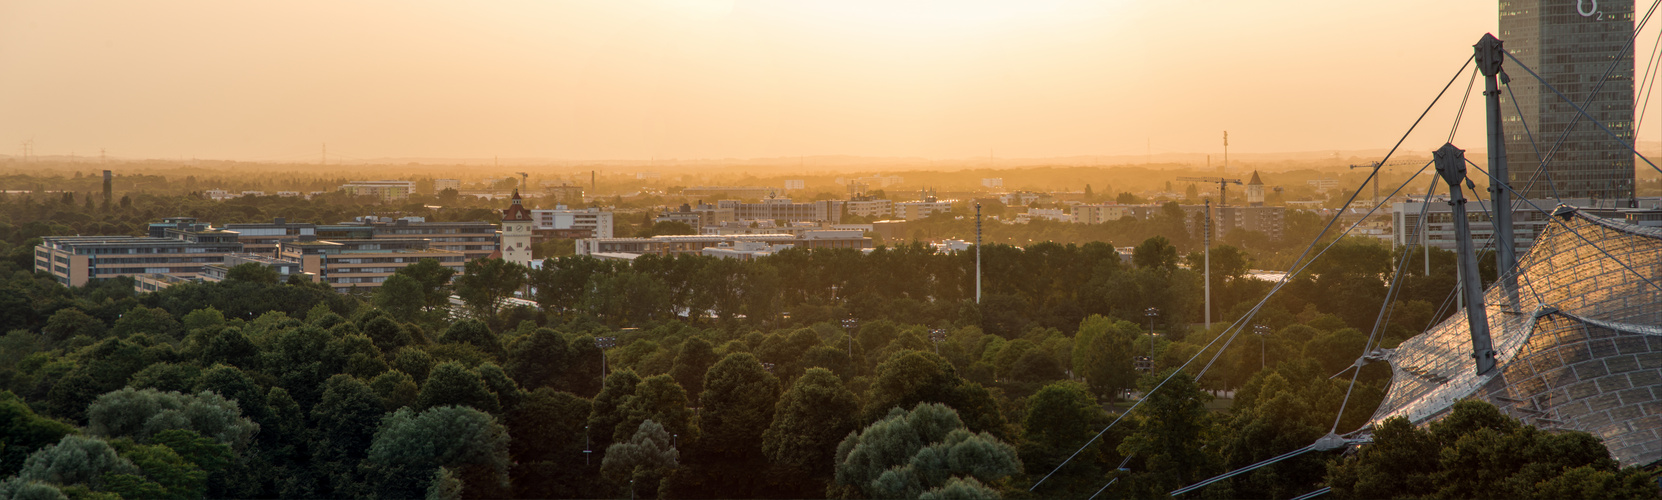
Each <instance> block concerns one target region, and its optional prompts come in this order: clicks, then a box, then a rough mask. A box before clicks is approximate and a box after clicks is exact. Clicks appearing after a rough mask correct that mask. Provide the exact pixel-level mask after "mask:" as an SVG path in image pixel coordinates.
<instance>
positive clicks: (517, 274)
mask: <svg viewBox="0 0 1662 500" xmlns="http://www.w3.org/2000/svg"><path fill="white" fill-rule="evenodd" d="M525 271H526V270H525V266H521V265H519V264H515V263H512V262H508V261H505V260H502V259H476V260H473V261H469V262H468V263H467V266H466V267H465V268H463V270H462V275H461V276H460V277H457V278H456V295H458V296H460V297H461V298H462V301H463V302H466V303H467V305H468V307H470V308H473V310H474V311H475V312H476V313H478V314H479V315H481V316H485V317H490V316H495V315H496V311H497V310H498V309H500V308H501V307H502V300H503V299H506V298H509V297H512V296H513V294H514V291H515V290H518V289H519V287H520V286H523V285H524V284H525Z"/></svg>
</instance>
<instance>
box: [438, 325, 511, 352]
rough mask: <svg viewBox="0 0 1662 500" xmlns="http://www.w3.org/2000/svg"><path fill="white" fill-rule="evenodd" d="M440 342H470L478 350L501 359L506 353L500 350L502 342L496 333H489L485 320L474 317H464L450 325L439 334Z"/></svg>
mask: <svg viewBox="0 0 1662 500" xmlns="http://www.w3.org/2000/svg"><path fill="white" fill-rule="evenodd" d="M439 343H441V344H470V345H473V346H474V347H478V348H479V350H480V351H482V352H484V353H485V354H489V355H491V356H492V357H493V358H494V359H502V357H503V356H504V355H505V354H506V353H504V352H503V350H502V343H501V342H500V341H498V340H497V338H496V334H495V333H491V329H490V327H489V326H486V325H485V322H483V321H479V320H476V319H464V320H461V321H457V322H455V323H454V324H451V325H450V328H446V329H445V330H444V334H442V335H439Z"/></svg>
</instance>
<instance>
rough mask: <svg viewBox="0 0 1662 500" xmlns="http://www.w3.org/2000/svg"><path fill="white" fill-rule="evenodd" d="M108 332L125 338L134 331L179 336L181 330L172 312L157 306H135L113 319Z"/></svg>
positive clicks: (171, 336) (170, 336)
mask: <svg viewBox="0 0 1662 500" xmlns="http://www.w3.org/2000/svg"><path fill="white" fill-rule="evenodd" d="M110 330H111V331H110V333H111V334H113V335H115V336H116V337H117V338H125V337H127V336H128V335H132V334H135V333H148V334H152V335H158V336H164V337H168V338H179V334H180V333H182V330H181V328H180V326H179V321H178V320H175V319H173V315H172V314H168V312H167V311H166V310H164V309H162V308H159V307H144V306H137V307H134V308H132V309H131V310H128V311H127V313H126V314H123V315H121V319H117V320H115V325H113V326H112V327H111V329H110Z"/></svg>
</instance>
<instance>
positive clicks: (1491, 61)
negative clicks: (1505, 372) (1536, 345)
mask: <svg viewBox="0 0 1662 500" xmlns="http://www.w3.org/2000/svg"><path fill="white" fill-rule="evenodd" d="M1472 49H1473V50H1475V51H1477V54H1476V58H1477V69H1478V71H1481V72H1482V73H1483V97H1484V99H1483V102H1484V108H1485V111H1486V112H1487V116H1488V124H1489V127H1488V128H1489V200H1490V203H1491V204H1493V205H1494V207H1495V208H1494V210H1490V212H1491V213H1493V214H1494V220H1493V221H1492V222H1493V223H1494V228H1495V231H1494V233H1495V271H1496V274H1498V275H1499V278H1500V282H1501V286H1502V287H1504V288H1505V290H1506V296H1507V297H1509V298H1510V300H1511V303H1512V304H1513V306H1512V308H1513V309H1517V305H1516V304H1517V302H1518V278H1517V275H1516V274H1514V273H1513V272H1512V270H1513V268H1514V267H1516V266H1517V263H1518V261H1517V256H1516V255H1514V252H1515V249H1516V247H1515V246H1514V244H1513V238H1514V236H1515V233H1514V232H1513V227H1512V201H1511V200H1512V194H1511V193H1510V191H1511V190H1510V189H1507V186H1506V183H1507V182H1508V180H1509V179H1507V169H1506V136H1505V134H1504V132H1503V130H1502V128H1501V127H1502V125H1501V119H1500V84H1499V82H1500V81H1509V80H1511V79H1510V78H1507V76H1506V70H1504V69H1502V68H1501V62H1502V61H1505V60H1506V51H1505V49H1504V48H1503V43H1502V42H1501V41H1500V39H1497V38H1495V36H1494V35H1492V34H1487V33H1485V34H1484V35H1483V38H1482V39H1480V40H1478V41H1477V45H1473V46H1472Z"/></svg>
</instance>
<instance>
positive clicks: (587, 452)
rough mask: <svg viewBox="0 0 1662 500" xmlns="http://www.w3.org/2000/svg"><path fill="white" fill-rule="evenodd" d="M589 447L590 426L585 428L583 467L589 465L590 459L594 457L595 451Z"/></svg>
mask: <svg viewBox="0 0 1662 500" xmlns="http://www.w3.org/2000/svg"><path fill="white" fill-rule="evenodd" d="M589 448H592V447H591V446H589V426H587V425H585V426H583V465H589V457H592V456H594V450H591V449H589Z"/></svg>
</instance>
